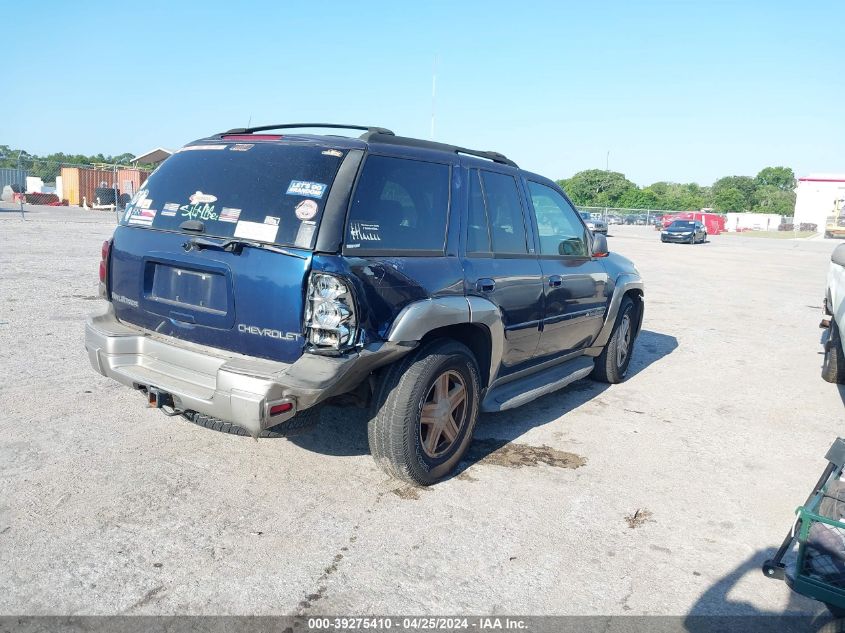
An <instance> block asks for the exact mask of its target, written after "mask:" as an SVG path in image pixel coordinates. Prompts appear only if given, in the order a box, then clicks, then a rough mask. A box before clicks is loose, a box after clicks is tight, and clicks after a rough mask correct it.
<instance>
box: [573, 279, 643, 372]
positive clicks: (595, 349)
mask: <svg viewBox="0 0 845 633" xmlns="http://www.w3.org/2000/svg"><path fill="white" fill-rule="evenodd" d="M644 289H645V284H643V280H642V277H640V276H639V275H637V274H636V273H623V274H621V275H619V276H618V277H617V278H616V281H615V283H614V286H613V295H612V296H611V298H610V305H609V306H608V308H607V313H606V314H605V317H604V325H603V326H602V328H601V330H599V333H598V336H596V340H595V341H593V344H592V345H591V346H590V347H589V348H587V350H586V352H585V353H586V354H587V355H588V356H598V355H599V354H601V353H602V351H603V350H604V348H605V346H606V345H607V342H608V341H609V340H610V335H611V333H612V332H613V326H614V325H616V317H617V315H618V314H619V306H621V305H622V298H623V297H624V296H625V293H627V292H628V291H630V290H639V291H640V293H642V292H643V290H644ZM643 307H644V305H641V306H640V310H639V314H638V317H637V323H636V331H637V332H639V330H640V328H641V327H642V323H643V312H644V310H643Z"/></svg>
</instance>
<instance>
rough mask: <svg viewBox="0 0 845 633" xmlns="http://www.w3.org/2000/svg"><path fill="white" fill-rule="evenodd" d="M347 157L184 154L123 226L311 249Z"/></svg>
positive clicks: (246, 146) (330, 153) (287, 148)
mask: <svg viewBox="0 0 845 633" xmlns="http://www.w3.org/2000/svg"><path fill="white" fill-rule="evenodd" d="M342 156H343V153H341V152H339V151H337V150H327V149H326V148H323V147H314V146H297V145H281V144H278V143H220V144H215V145H208V144H206V145H195V146H189V147H186V148H183V149H182V150H181V151H179V152H178V153H176V154H174V155H173V156H171V157H170V158H168V159H167V160H166V161H165V162H164V163H162V165H161V166H160V167H159V168H158V169H157V170H156V171H155V172H154V173H153V174H152V175H151V176H150V178H149V180H147V182H146V183H144V186H143V187H142V188H141V189H140V190H139V191H138V192H137V193H136V194H135V196H134V197H133V198H132V200H131V202H130V203H129V204H128V205H127V207H126V212H125V213H124V215H123V217H122V219H121V224H127V225H129V226H140V227H149V228H154V229H164V230H173V231H179V230H182V229H181V228H180V226H181V225H183V223H185V222H187V221H189V220H195V221H199V222H202V224H203V227H204V230H203V232H202V233H201V234H202V235H212V236H216V237H234V238H242V239H245V240H250V241H258V242H268V243H275V244H283V245H288V246H297V247H300V248H311V247H312V245H313V242H314V235H315V233H316V229H317V225H318V223H319V221H320V217H321V216H322V213H323V207H324V206H325V203H326V198H327V197H328V194H329V190H330V189H331V185H332V182H333V181H334V177H335V175H336V173H337V170H338V167H339V166H340V162H341V160H342Z"/></svg>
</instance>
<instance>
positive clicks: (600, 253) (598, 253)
mask: <svg viewBox="0 0 845 633" xmlns="http://www.w3.org/2000/svg"><path fill="white" fill-rule="evenodd" d="M609 253H610V251H609V250H607V238H606V237H605V236H604V235H602V234H601V233H593V257H607V256H608V254H609Z"/></svg>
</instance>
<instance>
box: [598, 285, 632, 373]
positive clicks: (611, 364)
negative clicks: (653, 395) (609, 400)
mask: <svg viewBox="0 0 845 633" xmlns="http://www.w3.org/2000/svg"><path fill="white" fill-rule="evenodd" d="M636 312H637V309H636V306H635V305H634V301H633V300H632V299H631V297H628V296H626V297H625V298H623V299H622V305H620V306H619V314H618V315H617V316H616V324H615V325H614V326H613V331H612V332H611V333H610V340H609V341H608V342H607V345H605V347H604V350H602V353H601V354H600V355H599V357H598V358H596V364H595V367H594V368H593V371H592V373H591V374H590V377H591V378H593V379H595V380H599V381H601V382H608V383H610V384H616V383H620V382H622V381H623V380H625V376H626V375H627V374H628V365H630V364H631V352H633V351H634V340H635V339H636V331H635V328H636V321H635V319H634V317H635V315H636Z"/></svg>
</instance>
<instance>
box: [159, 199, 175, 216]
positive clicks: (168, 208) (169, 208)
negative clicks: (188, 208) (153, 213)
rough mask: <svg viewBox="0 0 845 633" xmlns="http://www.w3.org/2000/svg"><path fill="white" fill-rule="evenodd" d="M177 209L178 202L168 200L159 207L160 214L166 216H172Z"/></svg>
mask: <svg viewBox="0 0 845 633" xmlns="http://www.w3.org/2000/svg"><path fill="white" fill-rule="evenodd" d="M178 211H179V204H178V203H176V202H168V203H167V204H165V205H164V206H163V207H162V208H161V214H162V215H164V216H167V217H173V216H174V215H176V213H177V212H178Z"/></svg>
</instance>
